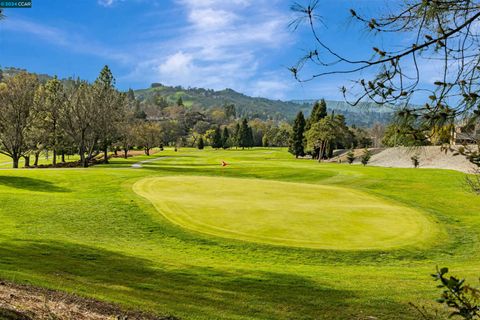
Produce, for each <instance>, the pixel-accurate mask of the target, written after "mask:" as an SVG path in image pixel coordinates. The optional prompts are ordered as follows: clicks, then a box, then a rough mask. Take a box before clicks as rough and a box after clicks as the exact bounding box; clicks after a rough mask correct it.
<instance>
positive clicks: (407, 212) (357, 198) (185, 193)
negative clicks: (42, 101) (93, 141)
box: [0, 148, 480, 320]
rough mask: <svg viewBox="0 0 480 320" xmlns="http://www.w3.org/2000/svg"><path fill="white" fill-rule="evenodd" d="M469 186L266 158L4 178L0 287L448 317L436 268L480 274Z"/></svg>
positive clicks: (475, 209)
mask: <svg viewBox="0 0 480 320" xmlns="http://www.w3.org/2000/svg"><path fill="white" fill-rule="evenodd" d="M154 159H157V160H154ZM149 160H154V161H151V162H144V163H143V164H142V167H141V168H132V165H133V164H135V163H138V162H140V161H149ZM222 160H223V161H225V162H227V163H228V164H229V165H228V166H226V167H222V166H221V162H222ZM464 181H465V175H464V174H462V173H459V172H454V171H448V170H432V169H398V168H376V167H370V166H366V167H363V166H356V165H348V164H331V163H330V164H329V163H321V164H319V163H318V162H316V161H310V160H300V159H298V160H297V159H294V157H292V156H291V155H290V154H289V153H288V152H287V150H286V149H262V148H258V149H257V148H256V149H252V150H212V149H210V148H207V149H206V150H195V149H179V150H178V152H175V151H174V150H171V149H167V150H165V151H162V152H159V153H158V154H155V155H152V156H150V157H148V156H139V157H134V158H128V159H111V164H110V165H98V166H95V167H91V168H86V169H83V168H77V169H19V170H12V169H4V170H3V169H2V170H0V279H6V280H9V281H13V282H16V283H28V284H31V285H35V286H41V287H46V288H50V289H57V290H62V291H66V292H70V293H75V294H78V295H81V296H86V297H92V298H96V299H100V300H103V301H107V302H114V303H118V304H120V305H121V306H123V307H125V308H129V309H135V310H144V311H149V312H153V313H156V314H159V315H174V316H177V317H179V318H181V319H194V320H211V319H228V320H230V319H235V320H247V319H275V320H276V319H310V320H311V319H329V320H330V319H373V317H375V318H377V319H412V320H413V319H415V320H416V319H419V318H421V317H420V316H419V314H418V312H417V311H416V310H415V309H414V308H413V307H411V305H410V303H414V304H415V305H417V306H425V307H426V308H427V309H429V310H438V311H439V314H440V315H444V314H446V311H445V309H443V308H440V306H439V304H438V303H436V302H435V298H438V297H439V295H440V292H439V289H437V288H436V287H435V286H436V283H435V282H434V281H432V279H431V276H430V274H431V273H432V272H434V271H435V268H436V266H439V267H443V266H447V267H449V268H450V270H451V273H452V275H456V276H458V277H461V278H463V277H466V278H467V281H468V282H469V283H471V284H472V285H474V286H475V285H477V284H478V276H479V275H480V214H479V212H480V198H479V197H477V196H475V195H473V194H471V193H469V192H467V191H466V190H465V186H464ZM148 184H152V187H148ZM138 189H139V190H138ZM142 189H144V191H145V192H147V193H149V195H147V196H146V197H145V196H143V195H139V194H137V193H136V192H135V191H134V190H136V191H137V192H139V193H142V192H141V190H142ZM207 200H208V201H207ZM274 200H275V201H274ZM277 201H278V204H277V203H276V202H277ZM365 202H366V203H367V205H369V206H371V208H369V209H368V210H366V211H365V210H364V209H365V208H362V206H365V205H366V204H365ZM167 204H168V205H167ZM237 205H238V207H239V208H241V209H242V210H240V211H241V212H236V211H235V210H234V209H236V206H237ZM159 206H166V208H165V209H166V210H163V209H162V208H161V207H160V210H159ZM175 206H177V207H178V209H179V210H177V209H176V208H175ZM209 206H211V208H212V209H210V208H209ZM225 208H226V209H225ZM312 208H313V209H312ZM337 208H342V211H343V212H337V211H336V210H337ZM334 209H335V210H334ZM349 210H353V211H349ZM356 210H358V211H356ZM215 212H216V213H217V214H216V215H215V214H214V213H215ZM357 212H359V213H357ZM369 212H373V213H374V214H373V215H371V214H369ZM235 215H240V218H239V219H237V217H236V216H235ZM179 218H182V219H184V220H185V221H181V223H177V222H175V221H174V219H179ZM192 218H194V221H193V220H191V219H192ZM189 219H190V220H189ZM195 222H200V223H202V224H206V225H207V227H204V226H202V227H201V229H202V230H196V229H195V228H197V227H198V225H197V224H196V223H195ZM212 227H215V228H219V227H220V228H223V229H225V230H226V231H222V232H220V233H217V231H216V229H214V230H213V231H212V230H211V228H212ZM207 229H208V230H207ZM239 231H240V232H241V233H242V234H243V236H240V235H239V234H238V232H239ZM232 232H233V233H232ZM329 234H330V235H329ZM287 235H288V236H287ZM259 236H262V237H267V238H268V239H267V240H265V239H260V238H259ZM242 237H245V238H242ZM320 237H321V238H320ZM342 237H344V238H342ZM273 238H275V239H274V240H272V239H273ZM312 239H313V240H312ZM245 240H247V241H245ZM292 240H298V241H303V243H302V244H301V245H298V243H296V244H292ZM305 241H307V242H308V241H313V242H314V243H315V244H314V245H311V243H305ZM322 246H323V247H322ZM327 246H331V247H327Z"/></svg>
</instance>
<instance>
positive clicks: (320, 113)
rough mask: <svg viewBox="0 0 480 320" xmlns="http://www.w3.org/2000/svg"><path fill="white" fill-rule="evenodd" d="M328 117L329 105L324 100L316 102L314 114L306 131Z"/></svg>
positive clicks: (308, 122) (311, 115)
mask: <svg viewBox="0 0 480 320" xmlns="http://www.w3.org/2000/svg"><path fill="white" fill-rule="evenodd" d="M326 116H327V103H326V102H325V100H324V99H322V100H320V101H316V102H315V104H314V105H313V108H312V113H311V114H310V118H309V119H308V121H307V124H306V126H305V131H307V130H309V129H310V127H311V126H312V125H314V124H315V123H317V122H318V121H320V120H322V119H323V118H325V117H326Z"/></svg>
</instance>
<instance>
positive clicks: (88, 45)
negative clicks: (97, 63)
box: [3, 18, 130, 63]
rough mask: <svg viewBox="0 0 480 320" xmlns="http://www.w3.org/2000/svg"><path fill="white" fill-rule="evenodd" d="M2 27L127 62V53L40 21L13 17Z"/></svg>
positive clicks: (61, 45) (72, 48)
mask: <svg viewBox="0 0 480 320" xmlns="http://www.w3.org/2000/svg"><path fill="white" fill-rule="evenodd" d="M3 28H5V30H9V31H12V32H17V33H24V34H29V35H32V36H34V37H36V38H38V39H41V40H43V41H46V42H49V43H52V44H53V45H56V46H59V47H63V48H66V49H68V50H70V51H73V52H79V53H84V54H89V55H93V56H98V57H103V58H108V59H113V60H116V61H119V62H123V63H125V62H127V61H128V60H129V58H130V57H129V56H128V55H127V54H124V53H122V52H119V51H116V50H113V49H111V48H109V47H107V46H104V45H102V44H100V43H96V42H94V41H91V40H89V39H87V38H85V37H83V36H81V35H80V34H76V33H74V32H67V31H65V30H62V29H59V28H55V27H51V26H48V25H45V24H41V23H36V22H32V21H28V20H23V19H19V18H15V19H8V20H5V21H4V24H3Z"/></svg>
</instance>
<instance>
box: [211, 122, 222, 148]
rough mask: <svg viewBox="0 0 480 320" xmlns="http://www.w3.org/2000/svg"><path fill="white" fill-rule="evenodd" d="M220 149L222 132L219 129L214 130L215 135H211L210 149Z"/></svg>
mask: <svg viewBox="0 0 480 320" xmlns="http://www.w3.org/2000/svg"><path fill="white" fill-rule="evenodd" d="M221 147H222V132H221V131H220V127H216V128H215V133H214V134H213V141H212V148H214V149H219V148H221Z"/></svg>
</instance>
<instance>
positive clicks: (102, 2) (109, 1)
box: [98, 0, 117, 7]
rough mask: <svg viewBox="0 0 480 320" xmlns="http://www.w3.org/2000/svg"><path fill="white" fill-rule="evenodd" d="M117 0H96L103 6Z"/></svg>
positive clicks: (108, 5) (107, 5)
mask: <svg viewBox="0 0 480 320" xmlns="http://www.w3.org/2000/svg"><path fill="white" fill-rule="evenodd" d="M116 1H117V0H98V4H99V5H101V6H104V7H110V6H111V5H113V4H114V3H115V2H116Z"/></svg>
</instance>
